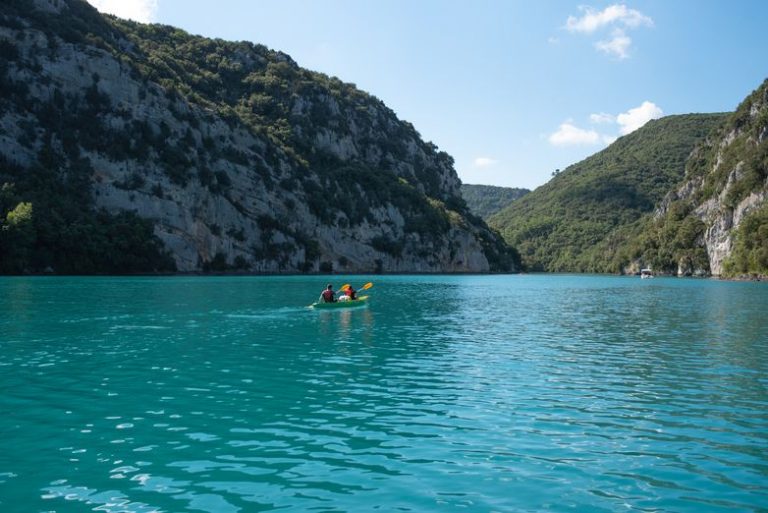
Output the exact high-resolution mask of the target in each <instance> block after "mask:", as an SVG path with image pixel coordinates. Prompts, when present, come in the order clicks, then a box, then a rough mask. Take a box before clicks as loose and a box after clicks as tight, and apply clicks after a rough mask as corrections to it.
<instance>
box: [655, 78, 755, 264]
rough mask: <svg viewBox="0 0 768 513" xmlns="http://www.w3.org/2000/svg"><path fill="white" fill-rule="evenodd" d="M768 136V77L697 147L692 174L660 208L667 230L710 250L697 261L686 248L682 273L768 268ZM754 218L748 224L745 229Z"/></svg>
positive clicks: (690, 164) (690, 165) (689, 168)
mask: <svg viewBox="0 0 768 513" xmlns="http://www.w3.org/2000/svg"><path fill="white" fill-rule="evenodd" d="M766 139H768V81H766V82H764V83H763V84H762V86H761V87H760V88H758V89H757V90H756V91H754V92H753V93H752V94H751V95H750V96H749V97H748V98H747V99H746V100H744V102H743V103H742V104H741V105H740V106H739V108H738V109H737V111H736V112H735V113H734V114H733V115H731V117H730V118H729V119H728V121H727V122H726V123H725V124H724V125H723V126H722V127H721V128H720V129H719V131H718V132H716V133H715V134H714V135H713V136H711V137H709V138H708V140H707V141H706V142H705V143H704V144H702V145H701V146H699V147H698V148H697V149H696V150H695V152H694V153H693V154H692V155H691V157H690V158H689V160H688V165H687V169H686V179H685V180H684V181H683V183H682V184H681V185H680V186H679V187H678V188H677V189H676V190H675V191H673V192H671V193H670V194H669V195H668V196H667V197H666V198H665V200H664V201H663V202H662V204H661V207H660V208H659V210H658V211H657V213H656V218H657V223H659V224H660V225H661V226H662V230H664V229H666V230H667V231H669V233H670V234H672V236H674V237H678V238H681V239H682V240H688V241H689V242H688V245H689V246H691V247H692V249H694V250H695V249H696V247H700V248H702V249H705V250H706V257H707V258H706V259H699V260H698V262H697V263H696V262H692V260H691V259H690V258H687V257H686V256H685V255H687V254H688V253H687V252H683V253H681V255H682V257H679V258H677V261H676V262H675V264H676V272H677V274H679V275H687V274H707V273H711V274H712V275H715V276H722V275H737V274H749V273H752V274H761V273H764V272H765V269H766V268H768V255H766V254H764V253H767V252H768V240H765V239H766V238H768V226H766V225H765V222H764V221H763V220H762V219H763V218H764V217H765V213H766V210H767V209H768V201H767V200H768V143H767V142H766ZM750 219H752V223H750V225H749V226H748V229H746V230H740V227H742V225H743V224H744V222H745V221H748V220H750ZM745 226H746V225H745ZM685 231H688V232H689V233H688V234H687V235H685V236H683V237H681V235H682V234H683V233H684V232H685ZM763 232H765V233H763ZM695 260H696V259H694V261H695ZM739 261H740V262H741V263H738V262H739Z"/></svg>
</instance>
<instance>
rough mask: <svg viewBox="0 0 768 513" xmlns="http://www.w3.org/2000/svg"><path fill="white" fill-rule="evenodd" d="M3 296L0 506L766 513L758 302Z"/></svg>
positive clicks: (591, 289) (740, 293)
mask: <svg viewBox="0 0 768 513" xmlns="http://www.w3.org/2000/svg"><path fill="white" fill-rule="evenodd" d="M327 280H328V278H324V277H304V276H302V277H163V278H143V277H140V278H134V277H131V278H82V277H73V278H63V277H50V278H43V277H37V278H0V511H2V512H3V513H9V512H58V513H61V512H83V511H100V512H111V513H117V512H136V513H149V512H169V513H170V512H182V511H183V512H186V511H190V512H192V511H198V512H216V513H219V512H220V513H235V512H244V513H245V512H258V511H273V510H280V511H288V512H306V511H313V512H331V511H333V512H368V511H382V512H390V511H411V512H428V511H430V512H431V511H441V512H442V511H469V512H475V511H477V512H490V511H499V512H518V511H520V512H523V511H526V512H528V511H530V512H533V511H536V512H538V511H563V512H565V511H568V512H571V511H578V512H617V511H648V512H715V511H722V512H726V511H727V512H738V511H752V512H758V511H760V512H765V511H768V284H765V283H728V282H717V281H708V280H707V281H705V280H684V279H673V278H667V279H665V278H656V279H654V280H640V279H639V278H629V277H600V276H571V275H546V276H545V275H519V276H429V277H425V276H383V277H351V278H350V277H343V276H342V277H334V278H333V283H334V285H336V286H337V287H338V286H340V285H341V284H342V283H347V282H351V283H352V284H353V285H355V286H359V285H362V284H363V283H365V282H367V281H369V280H373V282H374V283H375V286H374V287H373V288H372V289H371V290H370V293H371V296H372V302H371V304H370V306H368V307H365V308H361V309H355V310H346V311H314V310H311V309H308V308H306V305H307V304H309V303H311V302H312V301H314V300H315V298H316V297H317V296H318V295H319V293H320V291H321V289H322V288H323V287H324V285H325V284H326V282H327Z"/></svg>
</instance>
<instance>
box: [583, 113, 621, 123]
mask: <svg viewBox="0 0 768 513" xmlns="http://www.w3.org/2000/svg"><path fill="white" fill-rule="evenodd" d="M589 121H590V123H592V124H595V125H604V124H607V123H615V122H616V117H615V116H614V115H613V114H608V113H606V112H598V113H597V114H590V115H589Z"/></svg>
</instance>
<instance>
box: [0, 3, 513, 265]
mask: <svg viewBox="0 0 768 513" xmlns="http://www.w3.org/2000/svg"><path fill="white" fill-rule="evenodd" d="M459 186H460V182H459V179H458V177H457V175H456V172H455V170H454V167H453V159H452V158H451V157H450V156H449V155H448V154H446V153H445V152H442V151H439V150H438V149H437V147H436V146H435V145H434V144H432V143H429V142H425V141H423V140H422V139H421V137H420V135H419V133H418V132H417V131H416V129H415V128H414V127H413V126H412V125H411V124H409V123H407V122H405V121H402V120H400V119H398V118H397V116H396V115H395V113H394V112H392V110H391V109H389V108H387V107H386V105H384V104H383V103H382V102H381V101H380V100H378V99H376V98H375V97H373V96H371V95H369V94H367V93H365V92H363V91H360V90H359V89H357V88H356V87H355V86H354V85H353V84H348V83H344V82H342V81H341V80H339V79H337V78H335V77H328V76H326V75H323V74H321V73H316V72H312V71H308V70H306V69H302V68H300V67H299V66H298V65H297V64H296V63H295V62H294V61H293V60H292V59H291V58H290V57H289V56H288V55H286V54H284V53H281V52H278V51H273V50H270V49H268V48H266V47H264V46H261V45H255V44H251V43H248V42H226V41H221V40H211V39H206V38H202V37H197V36H192V35H189V34H187V33H185V32H184V31H182V30H179V29H176V28H173V27H169V26H160V25H144V24H139V23H134V22H129V21H125V20H121V19H117V18H114V17H111V16H103V15H100V14H99V13H98V12H97V11H96V10H95V9H93V8H92V7H91V6H90V5H88V4H87V3H86V2H85V1H83V0H3V2H2V3H1V4H0V187H1V188H2V189H1V192H0V221H1V222H2V224H3V230H2V232H0V272H6V273H8V272H23V271H32V272H37V271H43V270H50V271H55V272H68V273H69V272H77V273H81V272H86V273H88V272H141V271H152V270H170V269H174V268H175V269H177V270H180V271H196V270H230V269H239V270H244V271H254V272H316V271H320V272H329V271H339V272H483V271H513V270H515V269H516V268H517V262H516V259H517V255H516V253H515V252H514V250H511V249H510V248H509V247H508V246H507V245H506V244H504V242H503V241H502V240H501V238H500V237H498V235H497V234H495V233H494V232H493V231H491V230H489V229H488V227H487V226H486V225H485V223H484V222H483V221H482V220H481V219H479V218H477V217H476V216H474V215H472V214H471V213H470V212H469V210H468V209H467V206H466V204H465V202H464V200H463V199H462V198H461V194H460V188H459Z"/></svg>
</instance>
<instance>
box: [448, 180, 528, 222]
mask: <svg viewBox="0 0 768 513" xmlns="http://www.w3.org/2000/svg"><path fill="white" fill-rule="evenodd" d="M529 192H531V191H530V190H528V189H519V188H516V187H515V188H512V187H497V186H495V185H473V184H468V183H464V184H461V196H462V197H463V198H464V201H466V202H467V206H468V207H469V210H470V211H471V212H472V213H473V214H475V215H476V216H480V217H482V218H483V219H487V218H489V217H491V216H492V215H493V214H495V213H496V212H499V211H501V210H503V209H504V208H506V207H507V206H509V204H510V203H512V202H513V201H515V200H517V199H520V198H522V197H523V196H525V195H526V194H528V193H529Z"/></svg>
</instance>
